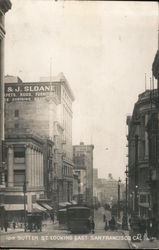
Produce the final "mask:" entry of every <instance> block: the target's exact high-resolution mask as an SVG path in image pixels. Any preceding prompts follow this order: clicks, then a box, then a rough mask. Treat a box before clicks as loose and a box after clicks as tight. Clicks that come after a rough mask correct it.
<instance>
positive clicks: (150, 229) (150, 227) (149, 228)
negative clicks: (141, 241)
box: [147, 218, 156, 241]
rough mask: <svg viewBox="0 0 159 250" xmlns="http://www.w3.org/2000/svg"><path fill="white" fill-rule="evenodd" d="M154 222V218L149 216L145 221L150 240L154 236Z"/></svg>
mask: <svg viewBox="0 0 159 250" xmlns="http://www.w3.org/2000/svg"><path fill="white" fill-rule="evenodd" d="M155 225H156V223H155V219H154V218H151V219H149V220H148V222H147V236H148V238H149V240H150V241H152V240H153V239H154V237H155V234H156V226H155Z"/></svg>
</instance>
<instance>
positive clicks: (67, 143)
mask: <svg viewBox="0 0 159 250" xmlns="http://www.w3.org/2000/svg"><path fill="white" fill-rule="evenodd" d="M40 82H43V83H50V82H51V83H52V84H53V85H54V86H55V87H57V88H58V97H59V104H58V106H57V121H58V123H59V124H60V126H61V128H62V129H63V133H62V140H61V142H62V145H63V147H62V155H63V157H62V158H63V166H62V181H60V184H61V189H60V190H59V192H60V194H63V201H66V202H68V201H71V200H72V195H73V153H72V116H73V114H72V102H73V101H74V95H73V92H72V90H71V87H70V85H69V83H68V81H67V79H66V78H65V76H64V75H63V73H60V74H59V75H58V76H57V77H54V78H52V77H41V78H40ZM59 154H61V152H59ZM60 184H59V185H60Z"/></svg>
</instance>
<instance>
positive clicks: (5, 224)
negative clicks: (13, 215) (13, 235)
mask: <svg viewBox="0 0 159 250" xmlns="http://www.w3.org/2000/svg"><path fill="white" fill-rule="evenodd" d="M4 229H5V232H7V229H8V220H7V219H5V221H4Z"/></svg>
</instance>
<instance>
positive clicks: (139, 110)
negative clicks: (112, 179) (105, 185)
mask: <svg viewBox="0 0 159 250" xmlns="http://www.w3.org/2000/svg"><path fill="white" fill-rule="evenodd" d="M151 94H152V91H150V90H146V91H145V92H144V93H142V94H140V95H139V97H138V101H137V102H136V103H135V106H134V110H133V114H132V116H128V117H127V125H128V136H127V139H128V177H129V178H128V180H129V183H128V193H129V197H128V200H129V207H130V211H131V212H135V213H136V214H138V215H140V216H144V217H148V216H149V211H150V208H151V204H150V203H151V201H150V186H149V142H148V132H147V125H148V120H149V118H150V115H151V112H152V110H155V106H154V104H152V103H151Z"/></svg>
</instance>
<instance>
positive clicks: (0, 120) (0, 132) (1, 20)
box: [0, 0, 11, 186]
mask: <svg viewBox="0 0 159 250" xmlns="http://www.w3.org/2000/svg"><path fill="white" fill-rule="evenodd" d="M10 9H11V2H10V1H9V0H2V1H0V185H1V186H3V183H4V171H3V167H4V166H3V162H4V161H3V153H2V151H3V149H2V147H3V141H4V39H5V33H6V32H5V14H6V12H7V11H8V10H10Z"/></svg>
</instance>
